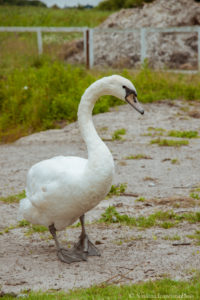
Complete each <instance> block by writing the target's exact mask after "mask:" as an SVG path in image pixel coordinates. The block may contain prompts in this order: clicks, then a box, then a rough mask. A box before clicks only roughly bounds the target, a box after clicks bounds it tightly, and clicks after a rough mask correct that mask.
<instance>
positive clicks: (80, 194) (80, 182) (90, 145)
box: [19, 75, 144, 263]
mask: <svg viewBox="0 0 200 300" xmlns="http://www.w3.org/2000/svg"><path fill="white" fill-rule="evenodd" d="M102 95H113V96H116V97H118V98H120V99H122V100H125V101H126V102H128V103H129V104H130V105H131V106H133V107H134V108H135V109H136V110H137V111H139V112H140V113H141V114H143V113H144V110H143V109H142V107H141V106H140V104H139V103H138V100H137V93H136V89H135V87H134V85H133V84H132V83H131V82H130V81H129V80H128V79H126V78H124V77H121V76H118V75H113V76H109V77H104V78H102V79H100V80H97V81H96V82H94V83H93V84H92V85H91V86H90V87H89V88H88V89H86V91H85V93H84V94H83V96H82V98H81V102H80V105H79V109H78V122H79V126H80V130H81V134H82V137H83V139H84V141H85V143H86V145H87V150H88V159H83V158H80V157H73V156H70V157H64V156H58V157H54V158H51V159H48V160H44V161H41V162H39V163H37V164H35V165H34V166H32V167H31V169H30V170H29V172H28V176H27V188H26V198H25V199H22V200H21V202H20V208H19V214H20V216H21V217H22V218H24V219H26V220H28V221H30V222H31V223H33V224H41V225H45V226H47V227H49V230H50V232H51V234H52V236H53V238H54V240H55V243H56V247H57V254H58V257H59V259H60V260H61V261H64V262H67V263H71V262H74V261H81V260H87V256H88V255H100V254H99V251H98V250H97V248H96V247H95V246H94V245H93V244H92V243H91V242H90V240H89V239H88V237H87V235H86V232H85V227H84V214H85V213H86V212H87V211H88V210H90V209H92V208H93V207H95V206H96V205H97V204H98V203H99V202H100V201H101V200H102V199H104V197H105V196H106V194H107V193H108V192H109V190H110V187H111V183H112V178H113V174H114V163H113V158H112V155H111V153H110V151H109V149H108V148H107V146H106V145H105V144H104V142H103V141H102V140H101V139H100V137H99V136H98V134H97V132H96V130H95V128H94V125H93V121H92V110H93V107H94V104H95V102H96V101H97V99H98V98H99V97H100V96H102ZM78 218H80V221H81V226H82V232H81V235H80V240H79V242H78V243H77V244H76V245H75V247H74V248H73V250H65V249H63V248H61V247H60V244H59V242H58V240H57V236H56V231H57V230H62V229H65V228H66V226H69V225H71V224H72V223H73V222H74V221H76V220H77V219H78Z"/></svg>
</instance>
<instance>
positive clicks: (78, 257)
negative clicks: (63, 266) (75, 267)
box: [49, 224, 87, 264]
mask: <svg viewBox="0 0 200 300" xmlns="http://www.w3.org/2000/svg"><path fill="white" fill-rule="evenodd" d="M49 231H50V233H51V234H52V236H53V239H54V241H55V244H56V248H57V255H58V258H59V259H60V260H61V261H62V262H66V263H68V264H70V263H72V262H78V261H82V260H87V258H86V257H85V256H84V255H83V253H82V252H81V251H78V249H76V250H75V251H74V250H70V249H69V250H66V249H63V248H61V247H60V244H59V242H58V239H57V235H56V228H55V226H54V224H52V225H50V226H49Z"/></svg>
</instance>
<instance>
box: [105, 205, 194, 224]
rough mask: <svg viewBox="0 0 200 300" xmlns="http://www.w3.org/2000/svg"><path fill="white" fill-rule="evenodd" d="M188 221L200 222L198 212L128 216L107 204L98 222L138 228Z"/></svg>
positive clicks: (168, 212) (160, 212)
mask: <svg viewBox="0 0 200 300" xmlns="http://www.w3.org/2000/svg"><path fill="white" fill-rule="evenodd" d="M183 221H188V222H190V223H198V222H200V212H197V213H183V214H176V213H174V212H173V211H166V212H164V211H157V212H155V213H154V214H151V215H149V216H147V217H145V216H139V217H137V218H136V217H129V216H128V215H121V214H119V213H118V212H117V210H116V208H115V207H114V206H109V207H108V208H107V209H106V210H105V212H104V213H103V214H102V215H101V218H100V220H99V222H104V223H120V224H123V225H127V226H136V227H140V228H150V227H153V226H159V227H162V228H165V229H168V228H171V227H174V226H176V225H177V224H178V223H179V222H183Z"/></svg>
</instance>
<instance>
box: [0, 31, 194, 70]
mask: <svg viewBox="0 0 200 300" xmlns="http://www.w3.org/2000/svg"><path fill="white" fill-rule="evenodd" d="M0 32H35V33H36V34H37V44H38V54H39V55H40V54H42V52H43V43H42V32H66V33H69V32H82V33H83V41H84V42H83V44H84V55H85V61H86V66H87V67H88V68H92V67H93V65H94V51H93V34H94V32H99V33H103V32H107V33H109V32H110V33H111V32H120V33H123V32H140V45H141V50H140V60H141V63H143V62H144V60H145V58H146V57H147V43H146V36H147V34H148V33H149V32H163V33H173V32H176V33H178V32H182V33H184V32H185V33H186V32H187V33H192V32H196V33H197V35H198V38H197V52H198V54H197V55H198V56H197V57H198V70H199V71H200V26H185V27H169V28H152V27H143V28H135V29H113V28H109V29H99V28H94V29H91V28H88V27H0Z"/></svg>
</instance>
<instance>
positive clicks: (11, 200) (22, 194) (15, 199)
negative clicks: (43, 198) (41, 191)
mask: <svg viewBox="0 0 200 300" xmlns="http://www.w3.org/2000/svg"><path fill="white" fill-rule="evenodd" d="M25 197H26V194H25V191H22V192H20V193H19V194H16V195H10V196H7V197H0V201H2V202H4V203H7V204H10V203H18V202H19V201H20V200H21V199H23V198H25Z"/></svg>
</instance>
